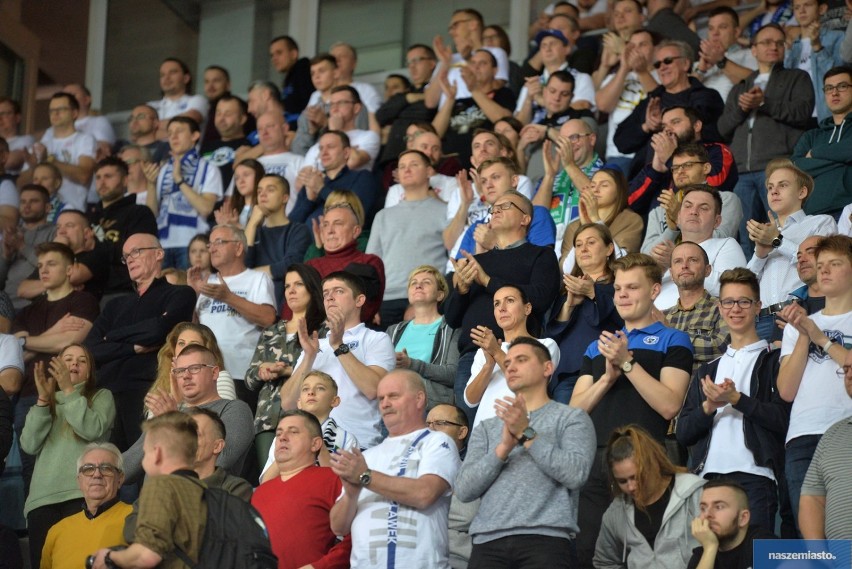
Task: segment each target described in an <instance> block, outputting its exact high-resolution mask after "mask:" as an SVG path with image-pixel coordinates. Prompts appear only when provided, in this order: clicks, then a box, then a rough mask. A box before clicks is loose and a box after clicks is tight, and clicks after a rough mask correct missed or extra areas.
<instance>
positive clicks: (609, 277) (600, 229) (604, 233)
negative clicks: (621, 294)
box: [571, 223, 615, 283]
mask: <svg viewBox="0 0 852 569" xmlns="http://www.w3.org/2000/svg"><path fill="white" fill-rule="evenodd" d="M587 229H591V230H593V231H594V232H595V233H597V234H598V237H600V238H601V240H602V241H603V242H604V245H607V246H608V245H612V253H610V254H609V258H608V259H607V260H606V264H605V267H604V268H605V270H606V277H605V280H603V281H602V282H608V283H610V282H612V281H613V279H614V278H615V275H613V272H612V263H613V262H614V261H615V242H614V241H613V239H612V231H610V230H609V227H607V226H606V225H603V224H602V223H583V224H582V225H580V227H578V228H577V232H576V233H575V234H574V243H572V244H571V245H572V246H573V247H574V249H575V250H576V248H577V247H576V241H577V236H578V235H580V234H581V233H582V232H583V231H585V230H587ZM576 254H577V253H576V251H575V253H574V255H576ZM571 276H572V277H582V276H583V269H581V268H580V264H579V263H577V259H576V258H575V259H574V268H573V269H572V270H571Z"/></svg>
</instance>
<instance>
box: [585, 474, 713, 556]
mask: <svg viewBox="0 0 852 569" xmlns="http://www.w3.org/2000/svg"><path fill="white" fill-rule="evenodd" d="M705 482H706V480H704V479H703V478H700V477H698V476H695V475H694V474H687V473H683V474H677V475H675V483H674V488H673V489H672V494H671V498H669V504H668V506H667V507H666V511H665V513H664V514H663V525H662V527H660V531H659V533H658V534H657V539H656V540H655V542H654V548H653V549H651V546H650V545H649V544H648V541H647V540H646V539H645V536H643V535H642V534H641V533H640V532H639V530H638V529H636V525H635V524H634V523H633V512H634V506H633V502H632V501H631V500H630V499H629V498H628V497H626V496H624V495H622V496H620V497H618V498H616V499H615V500H613V502H612V504H610V505H609V508H607V511H606V513H604V517H603V522H602V523H601V532H600V534H598V542H597V545H596V547H595V557H594V560H593V563H594V566H595V567H596V569H623V568H626V569H651V568H657V567H660V568H663V567H665V568H675V567H686V564H687V563H688V562H689V558H690V557H692V550H693V549H694V548H696V547H698V545H699V544H698V542H697V541H696V540H695V538H694V537H692V528H691V524H692V520H693V519H695V518H697V517H698V514H699V502H700V501H701V487H702V486H704V483H705Z"/></svg>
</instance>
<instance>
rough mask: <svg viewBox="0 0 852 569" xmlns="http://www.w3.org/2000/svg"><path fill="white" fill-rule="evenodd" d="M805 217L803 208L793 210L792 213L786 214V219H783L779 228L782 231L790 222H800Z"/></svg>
mask: <svg viewBox="0 0 852 569" xmlns="http://www.w3.org/2000/svg"><path fill="white" fill-rule="evenodd" d="M806 217H807V214H806V213H805V210H803V209H800V210H798V211H794V212H793V213H791V214H790V215H788V216H787V219H785V220H784V227H782V228H781V230H782V231H783V230H784V229H787V228H788V227H790V224H791V223H801V222H802V220H804V219H805V218H806Z"/></svg>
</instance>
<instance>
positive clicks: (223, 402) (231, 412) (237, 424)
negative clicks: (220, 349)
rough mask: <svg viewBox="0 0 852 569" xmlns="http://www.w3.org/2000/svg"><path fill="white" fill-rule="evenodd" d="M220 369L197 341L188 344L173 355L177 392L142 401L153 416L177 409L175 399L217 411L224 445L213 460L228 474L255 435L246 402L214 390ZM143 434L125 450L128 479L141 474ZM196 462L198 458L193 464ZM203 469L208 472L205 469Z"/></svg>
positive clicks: (240, 464) (241, 460) (239, 467)
mask: <svg viewBox="0 0 852 569" xmlns="http://www.w3.org/2000/svg"><path fill="white" fill-rule="evenodd" d="M219 371H220V370H219V366H218V365H217V363H216V356H215V355H213V352H211V351H210V350H208V349H207V348H205V347H204V346H202V345H200V344H190V345H188V346H187V347H186V348H184V349H183V351H182V352H181V353H180V355H178V356H177V357H175V361H174V367H173V368H172V377H173V378H174V382H175V384H176V386H177V393H172V394H171V395H170V394H167V393H163V392H157V393H150V394H148V396H147V397H146V398H145V404H146V406H147V407H148V409H150V411H151V413H152V414H153V415H154V416H155V418H156V417H159V416H161V415H163V414H165V413H168V412H169V411H175V410H177V408H178V404H177V401H180V402H181V403H182V404H183V405H185V406H187V407H197V408H199V409H206V410H208V411H210V412H213V413H215V414H216V415H218V416H219V418H220V419H221V420H222V423H223V425H224V426H225V432H224V440H225V448H224V450H223V451H222V452H221V453H219V455H218V456H217V457H216V462H215V464H216V466H217V467H221V468H223V469H224V470H225V471H226V472H227V473H229V474H232V475H238V474H239V473H240V472H241V470H242V468H243V463H244V462H245V459H246V456H247V455H248V452H249V447H250V446H251V442H252V440H253V438H254V415H253V414H252V412H251V410H250V409H249V407H248V405H247V404H246V403H244V402H242V401H232V400H229V399H222V398H221V397H220V396H219V392H218V391H217V390H216V380H217V379H218V378H219ZM190 414H192V413H190ZM148 422H150V421H148ZM146 424H147V423H146ZM144 429H145V427H143V430H144ZM145 438H146V437H145V435H144V434H143V435H142V436H141V437H139V439H137V440H136V442H135V443H134V444H133V446H132V447H130V448H129V449H128V450H127V451H125V453H124V463H125V467H126V470H125V473H126V475H127V481H128V482H129V483H132V482H136V481H138V480H139V478H140V477H141V476H142V474H143V473H142V470H143V469H144V468H145V464H144V461H143V453H144V447H145ZM196 462H197V459H196V460H193V462H192V464H193V465H194V464H196ZM202 471H203V472H205V473H207V470H205V469H202ZM199 476H200V474H199Z"/></svg>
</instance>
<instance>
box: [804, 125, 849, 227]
mask: <svg viewBox="0 0 852 569" xmlns="http://www.w3.org/2000/svg"><path fill="white" fill-rule="evenodd" d="M808 153H810V156H808ZM793 162H794V163H795V164H796V166H798V167H799V168H801V169H802V170H804V171H805V172H807V173H808V174H810V175H811V176H813V178H814V191H813V193H812V194H811V195H810V196H809V197H808V199H807V200H806V201H805V203H804V206H803V209H804V210H805V213H806V214H808V215H814V214H817V213H829V214H832V215H835V216H836V214H837V213H839V212H840V210H842V209H843V207H844V206H845V205H846V204H848V203H850V202H852V112H850V113H849V114H847V115H846V117H845V118H844V119H843V121H841V123H840V124H835V123H834V119H833V118H832V117H829V118H827V119H825V120H823V121H821V122H820V123H819V128H815V129H812V130H809V131H807V132H806V133H805V134H803V135H802V137H801V138H800V139H799V142H798V143H797V144H796V148H795V150H793Z"/></svg>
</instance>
